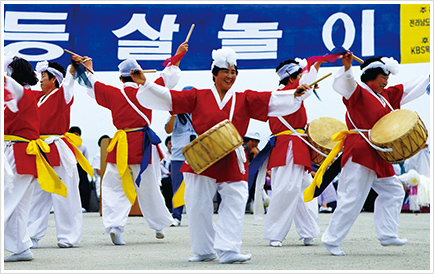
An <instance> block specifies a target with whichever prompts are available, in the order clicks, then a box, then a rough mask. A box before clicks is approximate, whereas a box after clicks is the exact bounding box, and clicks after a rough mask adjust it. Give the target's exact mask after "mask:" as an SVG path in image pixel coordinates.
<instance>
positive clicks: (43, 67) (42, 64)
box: [36, 60, 63, 86]
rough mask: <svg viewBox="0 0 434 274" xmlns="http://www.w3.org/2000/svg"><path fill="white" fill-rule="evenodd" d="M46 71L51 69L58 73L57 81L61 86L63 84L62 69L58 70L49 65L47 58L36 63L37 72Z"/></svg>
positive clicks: (52, 71)
mask: <svg viewBox="0 0 434 274" xmlns="http://www.w3.org/2000/svg"><path fill="white" fill-rule="evenodd" d="M44 71H49V72H50V73H51V74H54V75H56V81H57V83H58V84H59V86H60V84H62V81H63V74H62V73H61V72H60V71H58V70H57V69H55V68H52V67H49V66H48V61H47V60H45V61H43V62H38V63H37V64H36V72H37V73H42V72H44Z"/></svg>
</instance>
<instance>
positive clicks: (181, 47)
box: [176, 41, 188, 54]
mask: <svg viewBox="0 0 434 274" xmlns="http://www.w3.org/2000/svg"><path fill="white" fill-rule="evenodd" d="M187 51H188V42H187V41H185V42H183V43H182V44H181V45H179V47H178V49H177V50H176V54H180V53H184V52H187Z"/></svg>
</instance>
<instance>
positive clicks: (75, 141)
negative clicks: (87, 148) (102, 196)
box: [63, 132, 94, 178]
mask: <svg viewBox="0 0 434 274" xmlns="http://www.w3.org/2000/svg"><path fill="white" fill-rule="evenodd" d="M63 136H64V137H65V139H66V140H68V142H69V143H70V144H71V145H72V146H73V147H74V153H75V158H76V159H77V162H78V163H79V164H80V166H81V168H83V170H84V171H86V173H87V174H89V175H90V176H92V178H93V175H94V170H93V167H92V166H91V165H90V163H89V161H88V160H87V159H86V157H84V155H83V153H81V151H80V150H79V149H78V147H79V146H81V144H82V142H83V140H82V139H81V137H80V136H78V135H75V134H73V133H70V132H66V133H65V134H63Z"/></svg>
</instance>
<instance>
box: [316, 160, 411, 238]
mask: <svg viewBox="0 0 434 274" xmlns="http://www.w3.org/2000/svg"><path fill="white" fill-rule="evenodd" d="M371 187H372V188H373V189H374V190H375V192H377V194H378V196H377V198H376V199H375V205H374V224H375V227H376V229H377V239H378V240H380V241H381V240H384V239H387V238H392V237H398V220H399V214H400V212H401V208H402V201H403V199H404V194H405V192H404V188H403V186H402V183H401V182H400V181H399V180H398V179H397V178H396V176H392V177H387V178H381V179H379V178H377V174H376V173H375V171H373V170H371V169H369V168H366V167H364V166H362V165H359V164H357V163H354V162H353V161H352V158H350V159H348V162H347V163H346V164H345V166H344V167H343V168H342V171H341V175H340V176H339V183H338V190H337V192H338V196H337V207H336V209H335V211H334V213H333V216H332V219H331V220H330V223H329V225H328V227H327V229H326V231H325V232H324V234H323V236H322V239H321V240H322V242H324V243H326V244H329V245H333V246H340V245H341V244H342V242H343V241H344V238H345V237H346V236H347V234H348V232H349V231H350V228H351V226H352V225H353V224H354V222H355V221H356V219H357V216H359V213H360V211H361V210H362V207H363V204H364V203H365V200H366V197H367V196H368V194H369V190H370V189H371Z"/></svg>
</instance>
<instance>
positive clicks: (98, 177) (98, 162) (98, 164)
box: [91, 135, 110, 199]
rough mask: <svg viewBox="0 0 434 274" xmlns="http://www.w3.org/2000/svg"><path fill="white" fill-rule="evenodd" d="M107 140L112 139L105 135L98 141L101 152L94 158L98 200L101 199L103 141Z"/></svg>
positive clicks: (93, 165) (93, 164)
mask: <svg viewBox="0 0 434 274" xmlns="http://www.w3.org/2000/svg"><path fill="white" fill-rule="evenodd" d="M105 138H110V136H108V135H103V136H101V137H99V139H98V147H100V150H99V151H98V153H97V154H95V156H93V158H92V163H91V164H92V167H93V170H95V180H94V181H95V188H96V194H97V196H98V199H99V198H100V197H101V141H102V140H103V139H105Z"/></svg>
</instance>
